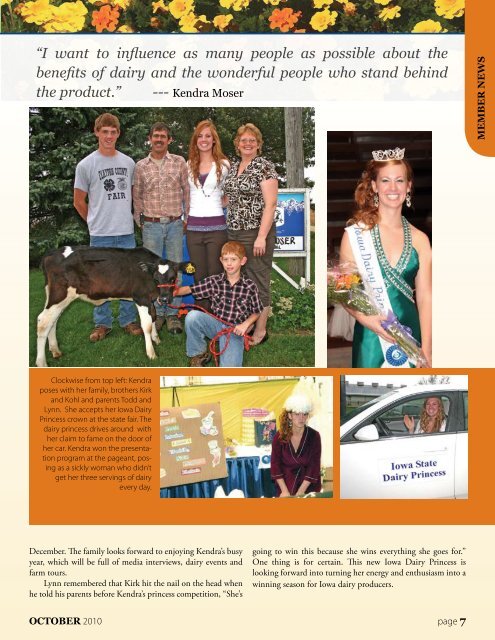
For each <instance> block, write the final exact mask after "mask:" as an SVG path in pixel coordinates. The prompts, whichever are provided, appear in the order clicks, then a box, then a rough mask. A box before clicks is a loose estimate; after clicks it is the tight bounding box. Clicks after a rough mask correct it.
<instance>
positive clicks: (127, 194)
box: [74, 151, 135, 236]
mask: <svg viewBox="0 0 495 640" xmlns="http://www.w3.org/2000/svg"><path fill="white" fill-rule="evenodd" d="M134 167H135V162H134V160H132V158H129V156H126V155H125V154H123V153H120V151H116V153H115V155H113V156H104V155H102V154H101V153H100V152H99V151H94V152H93V153H91V154H90V155H89V156H87V157H86V158H84V159H83V160H81V162H80V163H79V164H78V165H77V167H76V179H75V182H74V188H76V189H81V191H85V192H86V193H87V194H88V203H89V204H88V221H87V222H88V229H89V233H90V235H92V236H123V235H127V234H130V233H133V232H134V223H133V219H132V182H133V177H134Z"/></svg>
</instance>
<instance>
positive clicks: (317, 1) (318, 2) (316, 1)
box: [313, 0, 333, 9]
mask: <svg viewBox="0 0 495 640" xmlns="http://www.w3.org/2000/svg"><path fill="white" fill-rule="evenodd" d="M332 2H333V0H313V7H314V8H315V9H323V8H325V9H328V7H329V6H330V5H331V4H332Z"/></svg>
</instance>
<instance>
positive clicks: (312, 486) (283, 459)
mask: <svg viewBox="0 0 495 640" xmlns="http://www.w3.org/2000/svg"><path fill="white" fill-rule="evenodd" d="M311 410H312V406H311V401H310V400H309V398H307V397H306V396H304V395H297V394H294V395H292V396H290V397H289V398H288V399H287V400H286V402H285V405H284V410H283V411H282V413H281V415H280V420H279V426H278V431H277V433H276V434H275V437H274V439H273V443H272V456H271V476H272V480H274V482H275V489H276V494H277V497H278V498H290V497H291V496H304V495H305V494H306V493H310V492H311V491H321V474H320V472H321V439H320V434H319V433H318V431H316V430H315V429H313V428H311V427H308V426H307V424H306V422H307V420H308V416H309V414H310V413H311Z"/></svg>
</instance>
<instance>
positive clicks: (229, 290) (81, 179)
mask: <svg viewBox="0 0 495 640" xmlns="http://www.w3.org/2000/svg"><path fill="white" fill-rule="evenodd" d="M313 118H314V113H313V110H312V109H307V108H285V109H284V108H258V109H246V108H213V107H212V108H199V107H195V108H168V109H157V108H136V109H133V108H120V109H103V108H102V109H95V108H79V109H78V108H32V109H30V120H29V127H30V129H29V145H30V166H29V173H30V189H29V200H30V211H29V249H30V255H29V260H30V364H31V365H33V366H34V365H36V366H41V367H43V366H167V367H168V366H191V367H204V366H215V365H216V366H220V367H240V366H313V365H314V285H313V284H312V283H313V282H314V260H313V257H312V256H313V255H314V251H313V247H314V210H312V205H311V200H310V187H311V186H312V181H311V179H310V177H311V167H312V166H313V164H314V124H313ZM308 170H309V171H308ZM87 302H90V303H91V304H92V305H93V308H91V306H90V305H88V304H86V303H87Z"/></svg>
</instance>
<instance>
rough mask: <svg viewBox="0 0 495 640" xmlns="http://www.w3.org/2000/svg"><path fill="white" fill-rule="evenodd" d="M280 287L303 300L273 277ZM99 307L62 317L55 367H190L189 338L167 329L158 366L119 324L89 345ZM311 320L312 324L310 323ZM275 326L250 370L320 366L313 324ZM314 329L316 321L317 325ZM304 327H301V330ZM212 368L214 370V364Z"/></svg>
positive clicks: (78, 305) (84, 306)
mask: <svg viewBox="0 0 495 640" xmlns="http://www.w3.org/2000/svg"><path fill="white" fill-rule="evenodd" d="M273 281H274V286H275V287H276V288H277V291H278V293H279V294H281V295H287V296H292V297H297V296H300V295H301V294H299V293H298V292H297V291H295V290H294V289H292V288H291V287H290V285H289V284H287V283H286V282H285V281H284V280H283V279H282V278H280V277H279V276H278V275H277V274H275V273H274V274H273ZM29 292H30V299H29V364H30V366H34V365H35V361H36V318H37V316H38V314H39V313H40V311H41V310H42V309H43V307H44V304H45V288H44V280H43V274H42V273H41V271H40V270H38V269H33V270H32V271H31V272H30V274H29ZM112 304H113V305H114V318H115V317H116V316H117V313H118V302H113V303H112ZM93 308H94V307H93V306H92V305H90V304H88V303H86V302H82V301H80V300H76V302H74V303H72V304H71V305H70V306H69V308H68V309H67V310H66V311H64V313H63V314H62V316H61V318H60V320H59V322H58V325H57V337H58V343H59V347H60V350H61V351H62V353H63V355H62V357H61V358H59V359H58V360H55V359H54V358H53V357H52V355H51V353H50V352H49V351H48V345H47V362H48V366H49V367H53V366H57V367H149V366H153V367H187V366H188V364H189V360H188V358H187V356H186V337H185V334H184V333H182V334H181V335H178V336H173V335H170V334H168V333H167V330H166V328H165V327H164V328H163V329H162V330H161V332H160V338H161V340H162V342H161V344H159V345H155V351H156V354H157V356H158V357H157V359H156V360H153V361H151V360H149V359H148V358H147V356H146V352H145V348H144V338H143V337H132V336H129V335H127V334H125V333H124V332H123V331H122V329H121V328H120V327H119V326H118V322H117V321H115V320H114V328H113V330H112V332H111V333H110V335H109V336H108V337H107V338H106V339H105V340H103V341H101V342H97V343H95V344H93V343H91V342H90V341H89V334H90V333H91V330H92V328H93ZM307 315H308V318H311V317H313V316H314V304H313V309H307ZM308 318H307V319H308ZM276 324H277V323H276V322H274V321H273V320H270V321H269V324H268V330H269V334H270V337H269V340H268V341H267V342H265V343H264V344H262V345H258V346H257V347H253V348H252V349H250V350H249V351H248V352H246V353H245V354H244V366H246V367H309V366H314V360H315V354H314V328H313V329H310V328H307V327H308V323H307V322H306V323H305V326H306V328H305V329H303V330H301V329H298V326H297V324H298V323H297V318H295V319H294V326H293V327H291V329H284V330H283V331H282V330H278V331H277V330H272V329H271V325H276ZM310 324H312V326H313V327H314V317H313V320H312V323H311V322H310ZM299 326H301V324H299ZM210 366H214V364H213V361H212V364H210Z"/></svg>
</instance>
